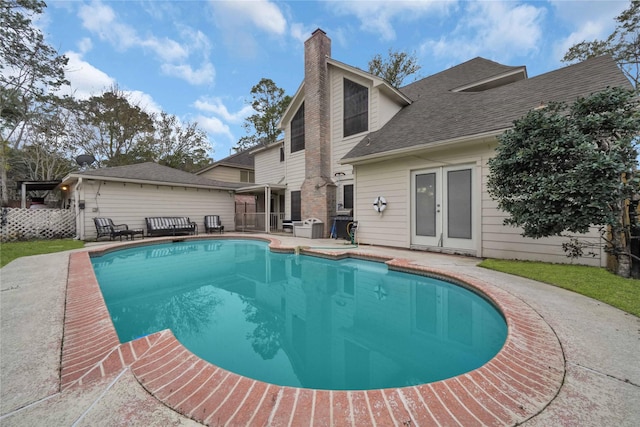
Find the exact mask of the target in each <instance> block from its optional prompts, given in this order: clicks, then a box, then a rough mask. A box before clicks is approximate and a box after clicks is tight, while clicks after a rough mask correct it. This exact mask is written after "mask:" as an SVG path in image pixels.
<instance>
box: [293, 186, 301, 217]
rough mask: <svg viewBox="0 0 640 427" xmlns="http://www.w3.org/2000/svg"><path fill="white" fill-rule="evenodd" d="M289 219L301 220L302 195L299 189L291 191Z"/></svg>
mask: <svg viewBox="0 0 640 427" xmlns="http://www.w3.org/2000/svg"><path fill="white" fill-rule="evenodd" d="M291 221H302V196H301V193H300V191H292V192H291Z"/></svg>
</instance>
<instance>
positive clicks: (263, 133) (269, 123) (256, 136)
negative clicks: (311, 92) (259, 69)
mask: <svg viewBox="0 0 640 427" xmlns="http://www.w3.org/2000/svg"><path fill="white" fill-rule="evenodd" d="M251 97H252V98H253V101H252V102H251V107H253V111H254V114H252V115H250V116H249V117H247V118H246V119H245V123H244V124H243V125H242V126H243V127H244V128H245V130H246V131H247V132H248V133H250V134H251V135H248V136H243V137H242V138H240V140H239V141H238V145H237V147H236V150H238V151H241V150H244V149H247V148H249V147H253V146H256V145H268V144H270V143H272V142H275V141H276V140H277V139H278V136H280V134H281V133H282V131H281V130H280V129H278V121H279V120H280V118H281V117H282V114H284V112H285V110H286V109H287V107H288V106H289V102H291V97H290V96H289V95H285V93H284V89H281V88H279V87H278V86H277V85H276V84H275V83H274V82H273V80H271V79H266V78H263V79H261V80H260V81H259V82H258V84H256V85H255V86H253V87H252V88H251Z"/></svg>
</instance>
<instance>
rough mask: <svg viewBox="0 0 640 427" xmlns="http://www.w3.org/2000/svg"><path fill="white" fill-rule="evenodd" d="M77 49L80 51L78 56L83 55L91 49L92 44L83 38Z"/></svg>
mask: <svg viewBox="0 0 640 427" xmlns="http://www.w3.org/2000/svg"><path fill="white" fill-rule="evenodd" d="M78 49H79V50H80V54H82V55H84V54H85V53H87V52H89V51H90V50H91V49H93V42H92V41H91V39H90V38H89V37H83V38H82V39H80V40H79V41H78Z"/></svg>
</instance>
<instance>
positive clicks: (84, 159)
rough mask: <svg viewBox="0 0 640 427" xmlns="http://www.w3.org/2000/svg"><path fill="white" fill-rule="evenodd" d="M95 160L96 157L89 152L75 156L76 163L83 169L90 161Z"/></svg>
mask: <svg viewBox="0 0 640 427" xmlns="http://www.w3.org/2000/svg"><path fill="white" fill-rule="evenodd" d="M95 161H96V158H95V157H93V156H92V155H91V154H80V155H79V156H78V157H76V163H77V164H78V166H80V167H81V168H82V169H85V168H86V167H87V166H89V165H90V164H91V163H93V162H95Z"/></svg>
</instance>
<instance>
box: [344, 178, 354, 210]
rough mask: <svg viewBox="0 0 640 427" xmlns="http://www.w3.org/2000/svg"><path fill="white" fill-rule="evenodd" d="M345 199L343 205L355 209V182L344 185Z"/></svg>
mask: <svg viewBox="0 0 640 427" xmlns="http://www.w3.org/2000/svg"><path fill="white" fill-rule="evenodd" d="M342 192H343V193H344V194H343V200H342V206H344V208H345V209H353V184H349V185H345V186H344V187H342Z"/></svg>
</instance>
